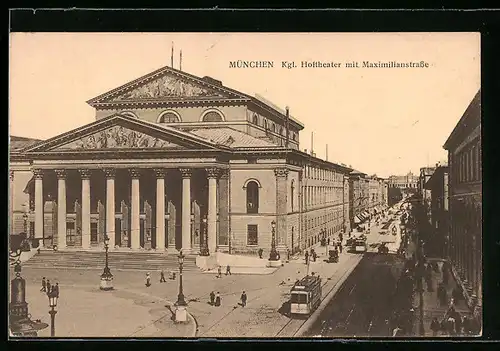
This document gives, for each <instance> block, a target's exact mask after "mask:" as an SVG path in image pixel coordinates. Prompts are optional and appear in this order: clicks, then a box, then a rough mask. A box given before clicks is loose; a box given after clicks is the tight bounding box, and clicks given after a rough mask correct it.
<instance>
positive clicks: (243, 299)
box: [241, 291, 247, 307]
mask: <svg viewBox="0 0 500 351" xmlns="http://www.w3.org/2000/svg"><path fill="white" fill-rule="evenodd" d="M246 305H247V294H246V293H245V291H243V293H242V294H241V306H242V307H245V306H246Z"/></svg>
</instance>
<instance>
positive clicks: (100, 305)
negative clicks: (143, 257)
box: [27, 284, 196, 338]
mask: <svg viewBox="0 0 500 351" xmlns="http://www.w3.org/2000/svg"><path fill="white" fill-rule="evenodd" d="M39 290H40V289H39V288H38V287H37V286H35V285H29V286H27V296H29V312H30V314H31V315H32V316H33V318H40V319H41V321H42V322H45V323H48V324H49V325H50V316H49V314H48V311H49V306H48V298H47V296H46V294H45V293H43V292H40V291H39ZM61 290H62V295H61V297H60V298H59V300H58V306H57V311H58V313H57V314H56V324H55V325H56V327H55V332H56V337H61V338H64V337H79V338H80V337H129V338H135V337H193V336H194V335H195V332H196V324H195V321H194V320H193V319H190V320H189V321H188V323H186V324H177V323H174V321H173V320H172V319H171V318H172V316H173V314H172V312H171V311H170V310H169V309H168V308H166V307H165V305H166V304H168V303H169V302H168V301H166V300H165V299H158V298H155V297H152V296H148V295H147V294H143V293H140V292H135V291H132V290H115V291H101V290H99V288H98V286H97V284H96V285H93V286H87V287H82V286H80V287H78V288H74V287H72V286H70V285H61ZM38 336H39V337H50V326H49V327H48V328H46V329H43V330H41V331H39V333H38Z"/></svg>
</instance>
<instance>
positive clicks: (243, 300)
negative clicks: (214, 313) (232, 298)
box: [210, 291, 248, 307]
mask: <svg viewBox="0 0 500 351" xmlns="http://www.w3.org/2000/svg"><path fill="white" fill-rule="evenodd" d="M247 300H248V297H247V294H246V292H245V291H243V292H242V293H241V296H240V306H242V307H245V306H246V305H247ZM221 302H222V299H221V297H220V293H219V292H218V291H217V293H214V292H213V291H212V292H211V293H210V305H212V306H215V307H220V305H221Z"/></svg>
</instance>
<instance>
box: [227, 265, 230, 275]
mask: <svg viewBox="0 0 500 351" xmlns="http://www.w3.org/2000/svg"><path fill="white" fill-rule="evenodd" d="M228 274H229V275H231V267H229V265H227V266H226V275H228Z"/></svg>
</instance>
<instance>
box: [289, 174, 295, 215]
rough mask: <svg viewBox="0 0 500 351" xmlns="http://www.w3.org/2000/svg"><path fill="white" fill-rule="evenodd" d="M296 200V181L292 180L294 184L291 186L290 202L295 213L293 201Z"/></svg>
mask: <svg viewBox="0 0 500 351" xmlns="http://www.w3.org/2000/svg"><path fill="white" fill-rule="evenodd" d="M294 198H295V179H292V184H291V185H290V202H291V204H292V212H293V199H294Z"/></svg>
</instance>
